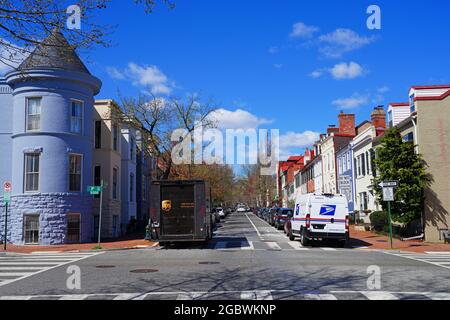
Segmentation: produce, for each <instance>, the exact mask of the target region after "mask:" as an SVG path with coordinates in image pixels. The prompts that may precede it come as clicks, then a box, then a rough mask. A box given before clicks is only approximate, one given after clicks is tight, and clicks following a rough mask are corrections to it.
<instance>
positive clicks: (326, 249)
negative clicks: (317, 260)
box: [322, 247, 336, 251]
mask: <svg viewBox="0 0 450 320" xmlns="http://www.w3.org/2000/svg"><path fill="white" fill-rule="evenodd" d="M322 250H323V251H336V249H335V248H329V247H324V248H322Z"/></svg>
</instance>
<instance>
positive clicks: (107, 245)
mask: <svg viewBox="0 0 450 320" xmlns="http://www.w3.org/2000/svg"><path fill="white" fill-rule="evenodd" d="M156 244H157V243H156V242H152V241H147V240H142V239H127V240H118V241H111V242H102V243H101V246H102V250H114V249H115V250H119V249H124V250H125V249H138V248H145V247H152V246H154V245H156ZM95 246H97V243H96V242H95V243H81V244H65V245H55V246H33V245H27V246H16V245H9V244H8V245H7V251H8V252H15V253H32V252H70V251H74V252H76V251H86V250H93V248H94V247H95ZM99 251H101V250H99ZM0 252H4V251H3V244H2V245H1V249H0Z"/></svg>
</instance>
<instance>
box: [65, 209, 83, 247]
mask: <svg viewBox="0 0 450 320" xmlns="http://www.w3.org/2000/svg"><path fill="white" fill-rule="evenodd" d="M80 231H81V218H80V214H79V213H69V215H68V216H67V243H79V242H80Z"/></svg>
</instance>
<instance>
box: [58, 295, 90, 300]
mask: <svg viewBox="0 0 450 320" xmlns="http://www.w3.org/2000/svg"><path fill="white" fill-rule="evenodd" d="M88 297H89V295H87V294H71V295H63V296H61V298H59V300H84V299H86V298H88Z"/></svg>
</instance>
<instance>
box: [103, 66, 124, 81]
mask: <svg viewBox="0 0 450 320" xmlns="http://www.w3.org/2000/svg"><path fill="white" fill-rule="evenodd" d="M106 73H108V75H109V76H110V77H111V78H113V79H117V80H123V79H125V75H124V74H123V73H122V72H121V71H120V70H119V69H117V68H116V67H106Z"/></svg>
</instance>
